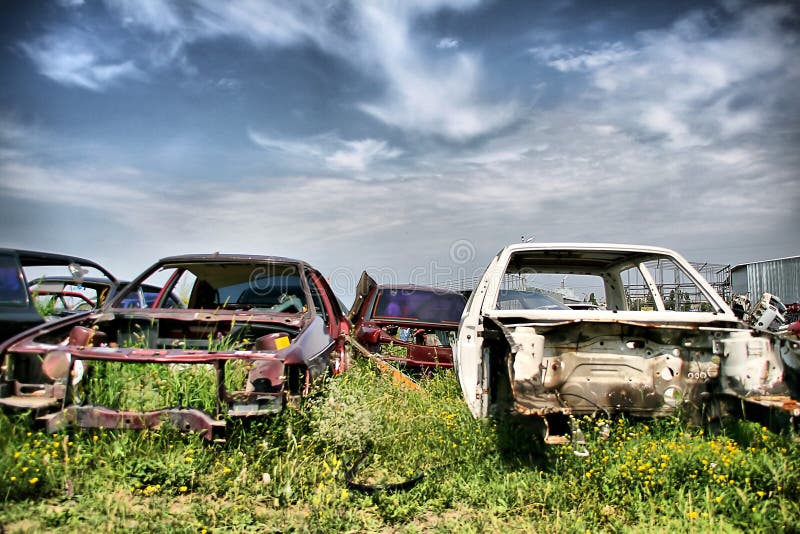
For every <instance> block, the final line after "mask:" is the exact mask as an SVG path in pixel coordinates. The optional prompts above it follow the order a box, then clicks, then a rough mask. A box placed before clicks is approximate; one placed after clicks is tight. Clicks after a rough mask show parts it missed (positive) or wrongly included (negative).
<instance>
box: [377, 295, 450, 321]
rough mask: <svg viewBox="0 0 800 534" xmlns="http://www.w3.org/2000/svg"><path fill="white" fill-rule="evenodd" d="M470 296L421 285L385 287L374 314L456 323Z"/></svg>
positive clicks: (389, 317)
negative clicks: (436, 290)
mask: <svg viewBox="0 0 800 534" xmlns="http://www.w3.org/2000/svg"><path fill="white" fill-rule="evenodd" d="M465 305H466V300H465V299H464V297H463V296H461V295H459V294H457V293H435V292H433V291H426V290H419V289H381V290H379V291H378V298H377V299H376V301H375V307H374V308H373V313H372V317H373V318H375V319H398V320H404V321H420V322H425V323H453V324H457V323H458V322H459V321H460V320H461V312H463V311H464V306H465Z"/></svg>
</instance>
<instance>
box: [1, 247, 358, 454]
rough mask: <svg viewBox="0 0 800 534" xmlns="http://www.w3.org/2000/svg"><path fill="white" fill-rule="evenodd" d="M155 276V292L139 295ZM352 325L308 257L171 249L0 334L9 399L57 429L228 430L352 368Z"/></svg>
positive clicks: (217, 433) (218, 434) (214, 435)
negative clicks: (38, 322)
mask: <svg viewBox="0 0 800 534" xmlns="http://www.w3.org/2000/svg"><path fill="white" fill-rule="evenodd" d="M154 287H156V288H157V287H160V288H161V290H160V292H159V294H158V295H157V296H156V297H155V298H154V299H147V300H146V301H141V300H139V297H137V296H136V295H137V293H138V294H141V293H142V289H143V288H144V289H145V290H147V291H150V292H151V291H152V288H154ZM132 297H133V300H134V301H135V303H136V304H135V305H132V304H131V302H132ZM348 327H349V323H348V321H347V319H346V317H345V316H344V314H343V313H342V310H341V309H340V307H339V304H338V301H337V300H336V298H335V296H334V295H333V293H332V291H331V290H330V287H329V286H328V284H327V282H326V281H325V279H324V278H323V277H322V275H321V274H320V273H319V272H318V271H317V270H315V269H314V268H313V267H311V266H309V265H308V264H307V263H305V262H302V261H299V260H292V259H287V258H276V257H267V256H242V255H226V254H211V255H190V256H176V257H170V258H165V259H162V260H161V261H159V262H157V263H156V264H155V265H153V266H152V267H151V268H150V269H148V270H147V271H145V272H144V273H143V274H142V275H141V276H139V277H138V278H137V279H135V280H134V281H133V282H131V283H129V284H127V285H126V286H125V287H124V289H122V290H121V291H120V292H119V293H117V295H115V296H114V297H113V298H112V299H111V300H110V301H109V302H107V303H106V304H105V305H104V306H103V307H102V308H101V309H100V310H97V311H96V312H93V313H91V314H88V315H86V316H82V317H79V318H66V319H63V320H60V321H57V322H53V323H48V324H46V325H43V326H42V327H40V328H38V329H36V330H32V331H29V332H27V333H25V334H23V335H21V336H17V337H16V338H13V339H11V340H9V341H8V342H6V343H5V344H3V345H1V346H0V354H2V358H3V362H4V364H3V374H2V396H0V403H1V404H4V405H6V406H13V407H17V408H27V409H36V410H39V411H44V412H50V413H45V414H44V415H42V416H41V417H40V419H41V420H42V421H44V422H45V423H46V424H47V428H48V429H49V430H50V431H56V430H57V429H59V428H63V427H65V426H70V425H71V426H78V427H84V428H97V427H101V428H130V429H143V428H151V427H156V426H159V425H161V424H162V423H170V424H172V425H174V426H177V427H178V428H180V429H181V430H184V431H196V432H200V433H202V434H203V435H204V437H205V438H206V439H209V440H212V439H223V436H224V430H225V427H226V419H227V418H230V417H249V416H257V415H264V414H270V413H274V412H276V411H278V410H280V409H282V407H283V406H284V405H285V404H286V403H287V402H291V401H293V400H297V399H299V398H300V397H302V396H304V395H307V394H308V393H309V392H310V390H311V388H312V387H313V385H314V383H315V382H316V380H317V379H318V378H320V377H321V376H323V375H324V374H326V373H327V372H328V371H330V370H335V371H338V370H341V369H342V368H343V367H346V361H345V351H344V341H345V335H346V334H347V333H348ZM30 361H35V362H40V363H39V365H38V367H36V366H32V365H26V362H30ZM142 366H146V367H147V369H146V371H145V372H142ZM134 367H138V369H137V370H136V372H134V371H133V368H134ZM37 369H38V370H39V372H38V373H37V372H34V371H36V370H37Z"/></svg>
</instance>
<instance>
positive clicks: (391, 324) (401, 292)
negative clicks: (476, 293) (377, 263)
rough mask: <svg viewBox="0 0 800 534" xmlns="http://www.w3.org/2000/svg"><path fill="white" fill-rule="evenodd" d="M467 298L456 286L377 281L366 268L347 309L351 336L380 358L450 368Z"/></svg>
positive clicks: (414, 365) (422, 366) (410, 364)
mask: <svg viewBox="0 0 800 534" xmlns="http://www.w3.org/2000/svg"><path fill="white" fill-rule="evenodd" d="M465 303H466V300H465V299H464V297H463V296H462V295H461V294H460V293H457V292H455V291H449V290H444V289H436V288H432V287H426V286H419V285H412V284H378V283H376V282H375V280H374V279H373V278H372V277H371V276H369V275H368V274H367V273H366V271H365V272H364V273H363V274H362V275H361V279H360V280H359V283H358V287H357V289H356V299H355V302H354V303H353V306H352V308H351V310H350V314H349V318H350V320H351V321H352V322H353V337H354V338H355V339H356V341H358V343H360V344H361V345H362V346H364V347H366V348H367V349H369V350H370V351H373V352H378V353H380V354H381V357H382V358H383V359H385V360H388V361H391V362H395V363H399V364H401V365H405V366H408V367H417V368H427V367H452V366H453V357H452V356H453V352H452V348H451V344H452V343H453V342H454V341H455V334H456V330H457V328H458V321H459V319H460V318H461V312H462V311H463V310H464V305H465Z"/></svg>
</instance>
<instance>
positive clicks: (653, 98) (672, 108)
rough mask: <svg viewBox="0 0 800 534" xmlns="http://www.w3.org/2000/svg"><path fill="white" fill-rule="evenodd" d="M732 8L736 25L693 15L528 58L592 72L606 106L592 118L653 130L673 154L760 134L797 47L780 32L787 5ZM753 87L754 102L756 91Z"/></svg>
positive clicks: (795, 64) (794, 67) (794, 63)
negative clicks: (625, 37)
mask: <svg viewBox="0 0 800 534" xmlns="http://www.w3.org/2000/svg"><path fill="white" fill-rule="evenodd" d="M730 8H731V9H733V10H734V12H732V13H726V14H725V16H726V17H731V19H732V22H731V23H730V24H727V25H724V26H721V27H720V26H719V25H715V24H713V23H712V22H711V16H712V15H711V14H709V13H708V12H701V11H695V12H692V13H691V14H689V15H688V16H686V17H684V18H682V19H680V20H678V21H677V22H676V23H675V24H674V25H673V26H672V27H671V28H669V29H667V30H652V31H647V32H642V33H639V34H637V36H636V40H635V42H633V43H630V44H627V45H623V44H622V43H619V42H616V43H605V44H601V45H598V46H597V47H596V48H595V49H581V50H577V51H573V50H569V49H566V48H565V47H563V46H561V45H558V44H555V45H551V46H547V47H538V48H534V49H531V52H532V53H533V54H534V55H535V56H536V57H537V58H539V59H540V60H541V61H543V62H545V63H546V64H548V65H549V66H551V67H552V68H554V69H556V70H559V71H561V72H582V73H586V74H587V75H588V77H589V80H590V81H591V83H592V84H593V86H594V88H596V89H597V91H596V92H594V93H591V94H590V95H589V96H590V97H591V99H592V102H593V103H594V105H595V106H597V105H599V106H600V107H599V109H597V110H596V111H595V113H596V114H597V115H600V116H604V117H605V118H606V120H608V121H609V122H610V123H611V124H614V125H615V126H616V127H619V128H621V129H623V130H628V131H634V132H635V131H639V132H641V133H642V134H643V135H644V136H645V137H646V136H648V135H652V134H655V135H656V136H659V137H661V138H663V139H664V140H665V141H666V142H667V144H668V146H670V147H672V148H676V149H687V148H690V147H699V146H706V145H709V144H713V143H715V142H719V141H724V140H726V139H731V138H734V137H736V136H741V135H744V134H751V133H754V132H757V131H759V129H760V128H761V127H762V126H763V124H764V121H765V120H766V114H767V113H769V112H770V110H771V108H772V106H773V100H774V99H775V98H776V97H777V95H780V94H782V93H783V92H784V90H786V88H787V86H786V85H785V84H786V80H787V76H788V77H791V76H794V77H797V76H798V68H799V67H800V61H799V60H798V58H800V47H798V42H797V41H796V40H793V39H787V38H786V35H787V34H786V33H785V32H784V31H783V26H782V25H783V24H784V23H785V22H786V21H787V20H788V18H789V17H790V15H791V10H790V9H789V8H788V7H787V6H780V5H774V6H759V7H746V8H741V10H739V11H736V10H738V9H740V6H738V5H732V6H730ZM792 73H794V74H792ZM776 83H777V84H784V85H780V86H779V85H775V84H776ZM756 86H761V91H760V94H759V96H758V97H754V96H753V95H752V94H750V92H751V91H752V90H753V87H756Z"/></svg>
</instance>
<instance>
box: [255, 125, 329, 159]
mask: <svg viewBox="0 0 800 534" xmlns="http://www.w3.org/2000/svg"><path fill="white" fill-rule="evenodd" d="M247 136H248V137H249V138H250V140H251V141H252V142H253V143H255V144H256V145H258V146H260V147H261V148H264V149H267V150H278V151H281V152H285V153H287V154H291V155H293V156H300V157H313V158H321V157H324V149H323V148H322V147H321V146H320V145H321V141H323V139H324V138H318V139H317V142H308V141H291V140H288V139H279V138H275V137H270V136H268V135H266V134H263V133H260V132H257V131H255V130H248V131H247Z"/></svg>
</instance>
